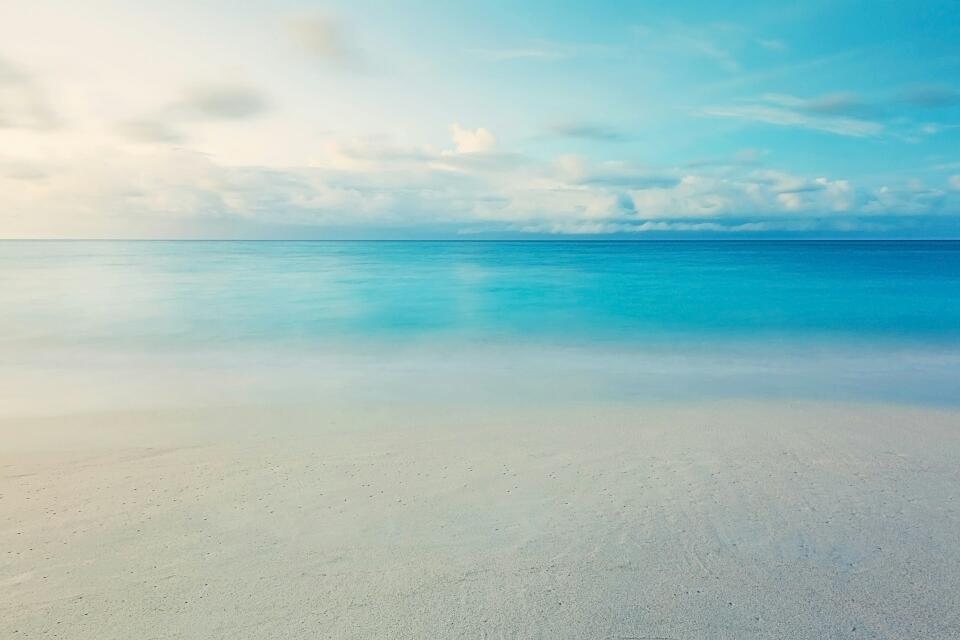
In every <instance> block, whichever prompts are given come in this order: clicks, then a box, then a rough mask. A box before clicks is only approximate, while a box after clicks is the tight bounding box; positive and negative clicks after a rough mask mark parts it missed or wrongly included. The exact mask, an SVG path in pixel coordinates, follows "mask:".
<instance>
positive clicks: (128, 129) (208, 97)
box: [116, 84, 270, 143]
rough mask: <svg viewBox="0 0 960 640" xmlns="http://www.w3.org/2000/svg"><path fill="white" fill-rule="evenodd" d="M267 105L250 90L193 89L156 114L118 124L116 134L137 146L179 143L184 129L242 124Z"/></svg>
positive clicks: (242, 87) (239, 87)
mask: <svg viewBox="0 0 960 640" xmlns="http://www.w3.org/2000/svg"><path fill="white" fill-rule="evenodd" d="M269 109H270V103H269V101H268V100H267V99H266V97H265V96H264V95H263V94H262V93H260V92H259V91H257V90H256V89H254V88H252V87H248V86H245V85H233V84H215V85H197V86H193V87H190V88H188V89H186V90H185V91H184V93H183V95H182V96H181V98H179V99H178V100H176V101H174V102H171V103H170V104H168V105H167V106H165V107H163V108H161V109H160V110H159V111H157V112H156V113H154V114H152V115H149V116H146V117H143V118H136V119H133V120H128V121H125V122H121V123H119V124H118V125H117V127H116V130H117V132H118V133H120V134H121V135H122V136H124V137H126V138H128V139H130V140H133V141H137V142H148V143H182V142H185V141H186V140H187V139H188V137H189V136H187V134H186V133H185V132H184V130H183V129H184V127H185V126H189V125H191V124H197V123H205V122H223V121H232V120H244V119H247V118H252V117H255V116H259V115H261V114H263V113H266V112H267V111H269Z"/></svg>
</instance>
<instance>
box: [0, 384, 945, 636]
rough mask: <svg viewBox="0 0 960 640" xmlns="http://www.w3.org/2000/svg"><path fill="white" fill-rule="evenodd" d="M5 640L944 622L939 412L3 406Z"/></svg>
mask: <svg viewBox="0 0 960 640" xmlns="http://www.w3.org/2000/svg"><path fill="white" fill-rule="evenodd" d="M0 443H2V445H0V637H2V638H12V639H15V638H64V639H74V640H80V639H97V640H105V639H112V638H117V639H120V638H124V639H132V638H136V639H138V640H147V639H154V638H155V639H161V638H162V639H172V638H197V639H199V638H232V639H237V638H417V639H425V638H431V639H433V638H545V639H546V638H549V639H557V638H617V639H653V638H660V639H667V638H669V639H675V640H693V639H701V638H703V639H706V638H710V639H717V638H729V639H742V638H781V639H789V638H798V639H799V638H804V639H809V638H923V639H925V640H928V639H936V638H944V639H947V638H958V637H960V419H958V414H957V413H954V412H951V411H947V410H943V411H941V410H933V409H910V408H895V407H883V406H869V405H843V404H837V405H827V404H815V403H805V404H803V403H797V404H788V403H772V402H768V403H761V402H758V403H749V402H714V403H704V404H701V405H694V406H689V405H688V406H685V407H679V406H666V405H651V406H646V407H642V406H627V405H607V406H583V407H580V408H577V409H569V410H564V411H562V412H558V411H547V410H537V409H533V408H523V409H521V408H518V409H515V410H500V411H498V412H496V413H495V412H493V411H489V412H488V411H484V410H483V409H482V408H475V409H472V410H469V411H466V410H463V411H460V410H458V409H457V408H456V407H452V406H451V407H441V406H424V407H417V406H404V407H392V408H391V407H383V408H380V409H378V410H377V411H372V410H371V411H367V412H362V411H352V412H350V411H346V410H342V411H341V410H335V409H332V408H330V407H327V406H315V407H311V406H300V407H291V408H287V409H285V410H282V411H281V410H277V409H275V408H274V409H268V408H255V407H254V408H245V409H236V408H234V409H227V408H210V407H208V408H196V409H189V410H186V409H185V410H181V411H140V410H138V411H128V412H119V411H114V412H103V413H95V412H91V413H86V414H78V415H68V416H60V417H33V418H28V417H20V418H14V417H9V418H4V419H3V420H2V421H0Z"/></svg>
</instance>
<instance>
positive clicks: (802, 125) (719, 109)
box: [699, 93, 884, 138]
mask: <svg viewBox="0 0 960 640" xmlns="http://www.w3.org/2000/svg"><path fill="white" fill-rule="evenodd" d="M861 109H862V103H861V102H859V101H858V100H857V99H856V97H855V96H854V95H852V94H846V93H838V94H829V95H827V96H821V97H818V98H812V99H803V98H798V97H796V96H791V95H785V94H768V95H765V96H763V97H762V98H761V99H760V100H759V101H755V102H752V103H748V104H742V105H728V106H716V107H706V108H704V109H701V110H700V111H699V113H700V114H701V115H704V116H710V117H716V118H736V119H739V120H746V121H751V122H762V123H764V124H772V125H776V126H781V127H793V128H798V129H809V130H812V131H822V132H825V133H832V134H835V135H840V136H849V137H856V138H865V137H872V136H878V135H880V134H881V133H883V131H884V126H883V124H881V123H879V122H875V121H873V120H867V119H865V118H860V117H854V116H851V115H844V114H848V113H853V112H858V111H860V110H861Z"/></svg>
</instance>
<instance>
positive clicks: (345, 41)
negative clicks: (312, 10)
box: [286, 15, 364, 71]
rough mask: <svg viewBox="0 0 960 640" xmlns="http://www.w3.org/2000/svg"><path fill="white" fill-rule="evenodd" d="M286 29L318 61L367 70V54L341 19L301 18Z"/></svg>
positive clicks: (314, 16)
mask: <svg viewBox="0 0 960 640" xmlns="http://www.w3.org/2000/svg"><path fill="white" fill-rule="evenodd" d="M286 26H287V32H288V33H289V35H290V36H291V37H292V38H293V41H294V42H295V43H296V44H297V46H299V47H300V49H301V50H302V51H304V52H305V53H307V54H308V55H310V56H311V57H313V58H314V59H316V60H319V61H320V62H323V63H324V64H327V65H330V66H332V67H337V68H340V69H347V70H354V71H356V70H359V69H361V68H363V66H364V60H363V55H362V54H361V52H360V50H359V49H358V48H357V47H356V45H355V44H354V36H353V35H352V34H351V33H350V31H349V29H347V28H346V26H345V25H344V24H343V23H342V22H341V21H340V20H338V19H337V18H335V17H333V16H330V15H312V16H299V17H296V18H291V19H290V20H288V21H287V25H286Z"/></svg>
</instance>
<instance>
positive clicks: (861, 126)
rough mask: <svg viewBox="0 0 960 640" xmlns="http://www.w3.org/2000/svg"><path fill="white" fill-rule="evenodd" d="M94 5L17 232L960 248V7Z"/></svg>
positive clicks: (52, 25) (43, 55) (39, 88)
mask: <svg viewBox="0 0 960 640" xmlns="http://www.w3.org/2000/svg"><path fill="white" fill-rule="evenodd" d="M78 4H79V3H68V2H55V1H53V0H39V1H38V0H31V1H26V0H8V1H7V2H5V3H4V4H3V6H2V7H0V236H2V237H271V238H272V237H316V238H324V237H358V238H360V237H563V236H567V235H583V236H589V237H608V236H616V237H621V236H622V237H631V238H633V237H638V238H643V237H701V236H702V237H707V236H709V237H717V236H719V237H753V236H790V237H794V236H796V237H824V236H826V237H835V236H836V237H858V236H863V237H960V45H958V44H957V42H958V41H960V27H958V25H960V5H958V4H957V3H955V2H911V3H905V2H806V3H765V4H763V5H762V6H758V5H757V3H746V2H743V3H736V2H734V3H730V2H728V3H713V2H674V3H652V2H651V3H637V2H629V3H628V2H622V3H618V2H605V3H591V2H529V1H528V2H499V1H498V2H484V3H450V2H426V1H421V2H396V1H394V2H387V1H367V2H364V1H355V2H349V3H346V2H345V3H308V2H297V1H286V2H283V1H281V2H270V3H266V2H259V3H258V2H249V3H244V4H243V6H238V5H239V3H232V2H219V1H206V2H175V1H171V2H166V3H162V5H161V3H147V2H130V1H126V2H123V1H112V2H106V1H98V0H91V1H90V2H84V3H82V4H83V6H82V7H80V6H78Z"/></svg>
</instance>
